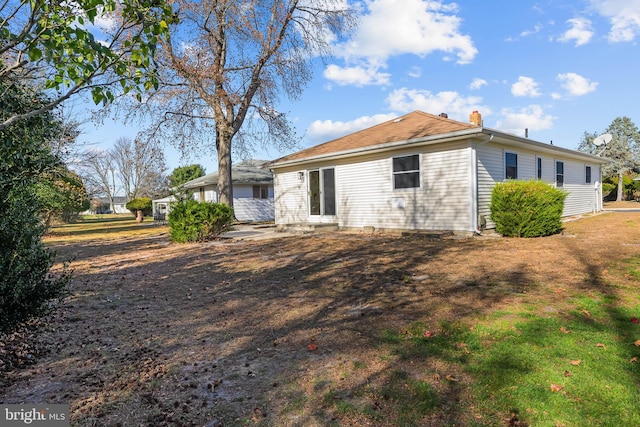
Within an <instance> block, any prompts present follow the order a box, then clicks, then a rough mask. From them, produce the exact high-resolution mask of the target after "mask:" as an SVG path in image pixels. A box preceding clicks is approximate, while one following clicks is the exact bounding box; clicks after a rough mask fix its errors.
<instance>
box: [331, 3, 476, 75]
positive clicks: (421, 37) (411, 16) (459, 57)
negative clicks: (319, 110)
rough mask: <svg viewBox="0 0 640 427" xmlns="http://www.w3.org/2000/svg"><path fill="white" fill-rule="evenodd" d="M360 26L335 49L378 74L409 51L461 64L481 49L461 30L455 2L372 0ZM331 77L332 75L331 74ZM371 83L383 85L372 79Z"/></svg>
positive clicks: (348, 60) (358, 64) (350, 63)
mask: <svg viewBox="0 0 640 427" xmlns="http://www.w3.org/2000/svg"><path fill="white" fill-rule="evenodd" d="M366 6H367V11H366V12H364V13H363V15H362V17H361V18H360V22H359V25H358V29H357V30H356V33H355V34H354V36H353V38H351V39H350V40H348V41H346V42H343V43H339V44H337V45H336V46H335V48H334V53H335V54H336V56H338V57H341V58H343V59H344V60H345V62H346V68H349V67H352V66H353V65H354V64H355V65H357V66H359V67H361V68H364V69H367V70H369V73H370V74H376V70H375V69H376V68H384V67H386V63H387V60H388V59H389V58H391V57H394V56H400V55H405V54H410V55H417V56H419V57H424V56H426V55H429V54H431V53H434V52H442V53H444V54H445V57H444V59H445V60H448V59H449V58H450V57H454V58H455V60H456V62H457V63H458V64H467V63H470V62H471V61H473V59H474V58H475V56H476V54H477V53H478V50H477V49H476V48H475V46H474V45H473V41H472V40H471V37H470V36H468V35H464V34H462V33H461V31H460V25H461V23H462V20H461V18H459V17H458V16H457V15H456V13H457V11H458V6H457V5H456V4H455V3H450V4H444V2H443V1H441V0H403V1H402V3H401V4H400V2H398V1H397V0H369V1H367V2H366ZM328 78H329V79H331V77H328ZM368 84H381V83H379V82H378V80H376V79H372V80H371V82H370V83H368Z"/></svg>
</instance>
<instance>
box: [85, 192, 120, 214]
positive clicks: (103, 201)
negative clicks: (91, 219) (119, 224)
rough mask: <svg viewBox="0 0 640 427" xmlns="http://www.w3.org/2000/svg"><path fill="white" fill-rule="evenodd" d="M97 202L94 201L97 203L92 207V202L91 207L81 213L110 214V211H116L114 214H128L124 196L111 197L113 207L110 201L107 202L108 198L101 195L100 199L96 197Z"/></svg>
mask: <svg viewBox="0 0 640 427" xmlns="http://www.w3.org/2000/svg"><path fill="white" fill-rule="evenodd" d="M98 202H99V203H96V205H98V206H97V207H93V206H94V203H93V202H92V205H93V206H92V208H91V209H89V210H86V211H84V212H81V214H82V215H92V214H110V213H116V214H130V213H131V211H129V209H127V198H126V197H121V196H116V197H114V198H113V209H112V207H111V203H110V202H109V199H108V198H106V197H101V198H100V199H98Z"/></svg>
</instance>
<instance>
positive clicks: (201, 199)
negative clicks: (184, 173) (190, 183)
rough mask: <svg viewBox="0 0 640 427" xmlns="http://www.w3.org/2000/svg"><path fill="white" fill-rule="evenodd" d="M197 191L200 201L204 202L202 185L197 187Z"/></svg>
mask: <svg viewBox="0 0 640 427" xmlns="http://www.w3.org/2000/svg"><path fill="white" fill-rule="evenodd" d="M199 193H200V200H199V201H200V202H204V200H205V199H204V187H200V189H199Z"/></svg>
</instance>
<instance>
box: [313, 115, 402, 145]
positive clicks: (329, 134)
mask: <svg viewBox="0 0 640 427" xmlns="http://www.w3.org/2000/svg"><path fill="white" fill-rule="evenodd" d="M397 116H398V115H397V114H395V113H389V114H376V115H374V116H362V117H359V118H357V119H355V120H351V121H349V122H340V121H333V120H316V121H314V122H313V123H311V125H310V126H309V129H307V136H308V137H309V139H310V140H311V142H313V143H320V142H326V141H331V140H333V139H336V138H340V137H341V136H344V135H348V134H350V133H353V132H357V131H359V130H362V129H366V128H368V127H371V126H375V125H377V124H379V123H382V122H386V121H387V120H391V119H395V118H396V117H397Z"/></svg>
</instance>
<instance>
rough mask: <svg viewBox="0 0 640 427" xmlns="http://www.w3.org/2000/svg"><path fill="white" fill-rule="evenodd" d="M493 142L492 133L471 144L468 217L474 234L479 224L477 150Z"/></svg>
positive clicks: (477, 230)
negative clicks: (469, 216)
mask: <svg viewBox="0 0 640 427" xmlns="http://www.w3.org/2000/svg"><path fill="white" fill-rule="evenodd" d="M491 141H493V133H492V134H489V135H488V137H487V138H486V139H485V140H483V141H480V142H478V143H475V144H471V162H470V163H471V164H470V169H471V170H470V174H469V176H470V177H471V181H472V182H471V192H470V193H471V207H470V215H471V230H469V231H471V232H472V233H475V234H480V231H481V230H480V224H478V219H479V218H478V217H479V216H480V212H479V210H478V209H479V208H478V152H477V148H478V147H480V146H481V145H484V144H488V143H489V142H491Z"/></svg>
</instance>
